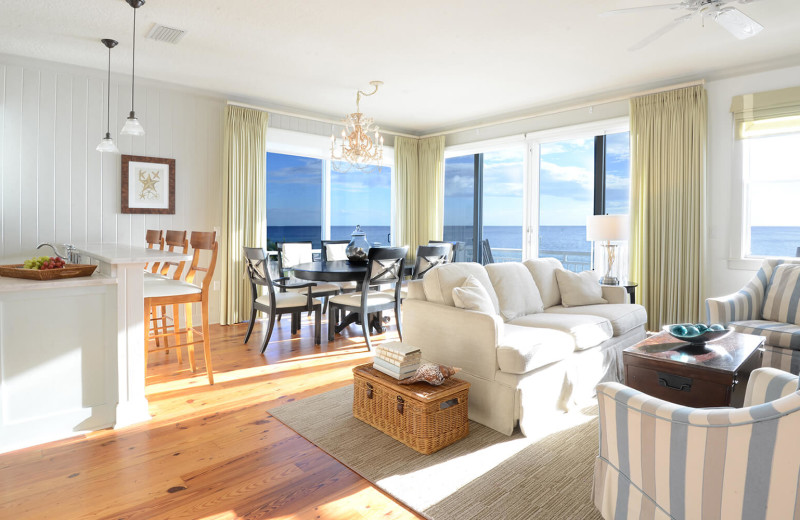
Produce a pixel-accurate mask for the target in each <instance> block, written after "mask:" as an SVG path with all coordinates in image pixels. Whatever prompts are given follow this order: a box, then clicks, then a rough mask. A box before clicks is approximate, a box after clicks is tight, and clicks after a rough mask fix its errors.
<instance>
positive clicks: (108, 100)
mask: <svg viewBox="0 0 800 520" xmlns="http://www.w3.org/2000/svg"><path fill="white" fill-rule="evenodd" d="M106 86H107V88H108V90H107V94H106V135H109V136H110V135H111V47H109V48H108V84H107V85H106Z"/></svg>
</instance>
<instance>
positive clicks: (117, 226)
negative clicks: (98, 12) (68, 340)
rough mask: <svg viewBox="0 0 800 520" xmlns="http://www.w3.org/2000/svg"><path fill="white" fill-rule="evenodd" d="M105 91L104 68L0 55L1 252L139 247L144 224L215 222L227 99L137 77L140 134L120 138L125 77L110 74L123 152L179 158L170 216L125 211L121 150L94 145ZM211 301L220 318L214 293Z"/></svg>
mask: <svg viewBox="0 0 800 520" xmlns="http://www.w3.org/2000/svg"><path fill="white" fill-rule="evenodd" d="M112 67H113V56H112ZM140 85H141V86H140ZM105 97H106V75H105V72H104V71H100V70H90V69H83V68H78V67H68V66H64V65H60V64H55V63H47V62H41V61H35V60H27V59H23V58H16V57H6V56H2V55H0V210H1V211H0V213H1V214H2V221H1V222H0V258H4V257H6V258H9V257H19V256H20V255H27V254H28V253H30V252H32V251H33V250H34V248H35V247H36V245H37V244H38V243H39V242H54V243H58V244H62V243H81V242H118V243H125V244H142V245H143V244H144V236H145V230H146V229H180V230H182V229H186V230H189V231H191V230H198V231H211V230H212V229H213V228H215V227H216V228H217V229H219V228H221V225H222V217H221V214H222V201H221V199H220V193H222V160H223V157H222V155H223V139H222V137H223V118H224V109H225V99H224V98H223V97H221V96H220V97H214V96H209V95H207V94H204V93H200V92H196V91H192V90H189V89H185V88H180V87H173V86H169V85H164V84H157V83H154V82H140V81H138V80H137V87H136V115H137V116H138V118H139V120H140V121H141V122H142V125H143V126H144V128H145V131H146V132H147V133H146V134H145V135H144V136H142V137H131V136H120V135H119V130H120V128H121V127H122V124H123V122H124V120H125V117H127V113H128V111H129V110H130V77H129V76H124V75H123V76H115V75H112V78H111V134H112V137H114V139H115V141H116V143H117V146H118V147H119V149H120V152H121V153H124V154H133V155H144V156H151V157H167V158H174V159H175V164H176V168H175V170H176V181H175V184H176V190H175V215H123V214H121V213H120V154H100V153H99V152H97V151H95V147H96V146H97V144H98V143H99V142H100V139H101V138H102V137H103V135H104V134H105V131H106V117H105V103H106V100H105ZM215 278H217V279H218V278H219V269H218V270H217V273H216V275H215ZM210 305H211V309H210V318H211V321H213V322H218V321H219V320H218V316H219V310H218V309H219V291H212V299H211V304H210Z"/></svg>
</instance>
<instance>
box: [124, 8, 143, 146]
mask: <svg viewBox="0 0 800 520" xmlns="http://www.w3.org/2000/svg"><path fill="white" fill-rule="evenodd" d="M126 1H127V2H128V5H129V6H131V7H133V58H132V60H131V63H132V66H131V113H130V115H129V116H128V119H126V120H125V125H124V126H123V127H122V130H120V132H119V133H120V134H122V135H144V127H143V126H142V124H141V123H140V122H139V120H138V119H136V112H134V110H133V85H134V82H135V81H136V10H137V9H138V8H140V7H142V6H143V5H144V0H126Z"/></svg>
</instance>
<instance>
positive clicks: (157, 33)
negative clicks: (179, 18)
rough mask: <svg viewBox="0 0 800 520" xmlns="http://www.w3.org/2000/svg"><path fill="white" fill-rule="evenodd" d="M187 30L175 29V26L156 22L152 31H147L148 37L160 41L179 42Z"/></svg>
mask: <svg viewBox="0 0 800 520" xmlns="http://www.w3.org/2000/svg"><path fill="white" fill-rule="evenodd" d="M184 34H186V31H184V30H182V29H175V28H174V27H167V26H166V25H161V24H155V25H154V26H153V28H152V29H150V32H149V33H147V38H149V39H151V40H156V41H159V42H167V43H178V42H179V41H181V38H183V35H184Z"/></svg>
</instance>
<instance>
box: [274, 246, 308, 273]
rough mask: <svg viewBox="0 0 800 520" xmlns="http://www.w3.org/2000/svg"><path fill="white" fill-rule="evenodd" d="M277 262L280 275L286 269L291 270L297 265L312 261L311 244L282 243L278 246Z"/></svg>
mask: <svg viewBox="0 0 800 520" xmlns="http://www.w3.org/2000/svg"><path fill="white" fill-rule="evenodd" d="M278 260H279V262H280V269H281V273H283V271H284V270H286V269H291V268H292V267H294V266H296V265H297V264H304V263H307V262H313V261H314V253H313V251H312V246H311V242H310V241H308V242H284V243H282V244H278Z"/></svg>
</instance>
